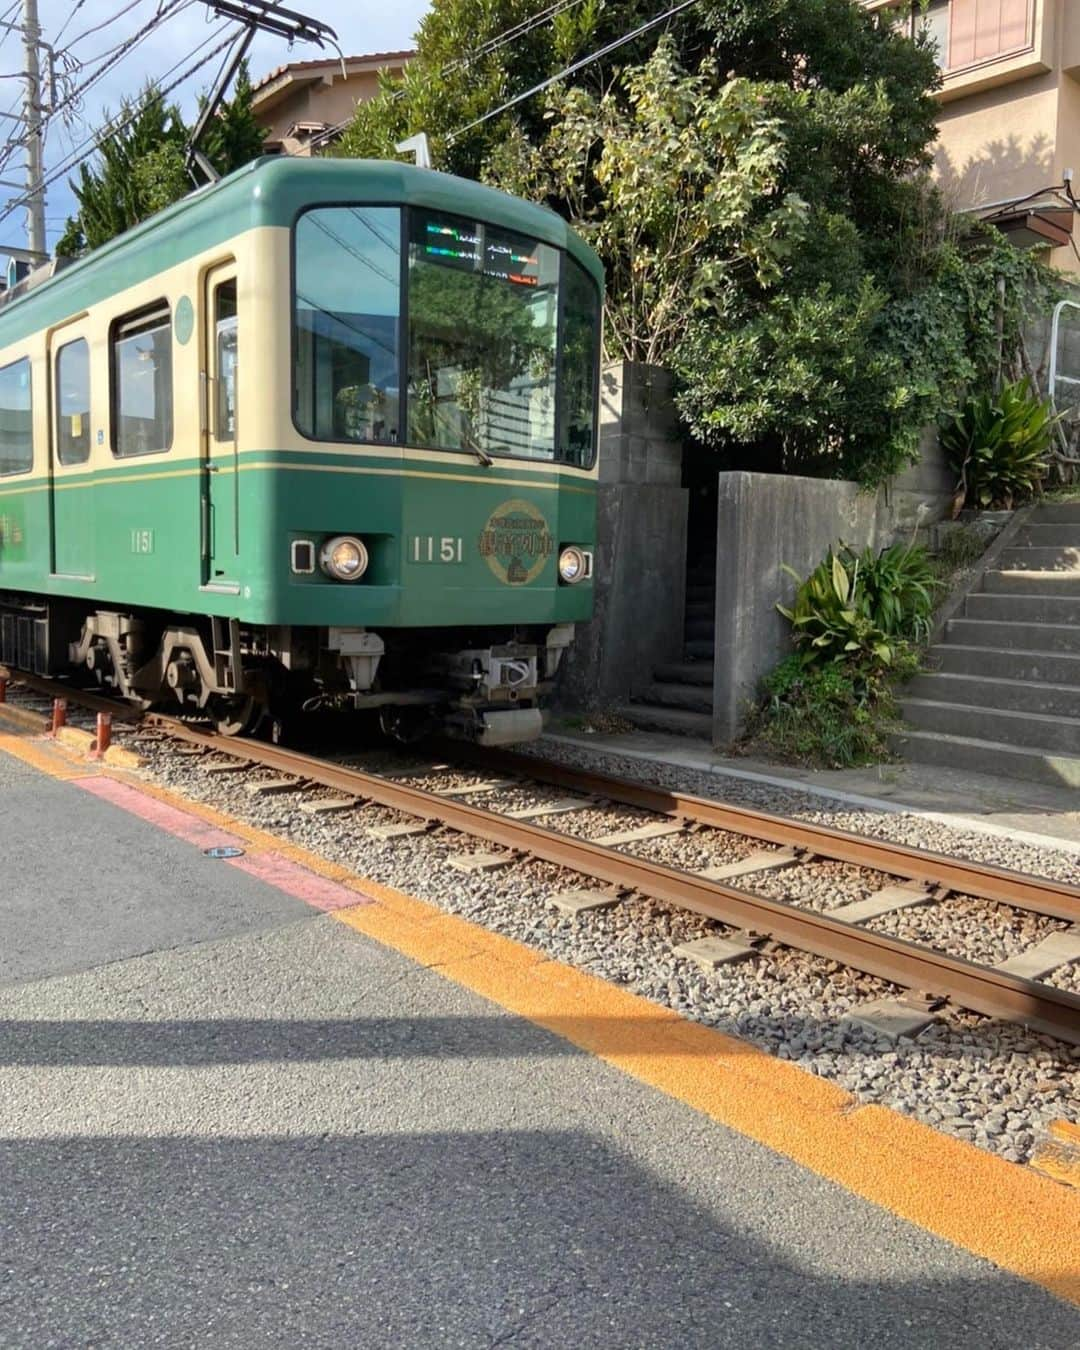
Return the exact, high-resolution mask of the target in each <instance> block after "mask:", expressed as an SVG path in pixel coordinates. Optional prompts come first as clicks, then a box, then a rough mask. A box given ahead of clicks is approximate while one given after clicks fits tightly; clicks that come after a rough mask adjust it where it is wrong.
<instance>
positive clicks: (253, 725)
mask: <svg viewBox="0 0 1080 1350" xmlns="http://www.w3.org/2000/svg"><path fill="white" fill-rule="evenodd" d="M209 713H210V716H211V718H212V719H213V722H214V727H215V728H216V730H217V733H218V735H219V736H250V735H252V734H253V733H254V732H255V730H256V729H257V727H258V725H259V723H260V722H261V721H262V719H263V717H264V716H265V714H266V707H265V705H264V704H263V703H262V702H261V701H260V700H259V699H257V698H254V697H253V696H252V695H250V694H249V695H247V696H246V697H243V698H235V699H224V698H221V699H212V700H211V703H210V707H209Z"/></svg>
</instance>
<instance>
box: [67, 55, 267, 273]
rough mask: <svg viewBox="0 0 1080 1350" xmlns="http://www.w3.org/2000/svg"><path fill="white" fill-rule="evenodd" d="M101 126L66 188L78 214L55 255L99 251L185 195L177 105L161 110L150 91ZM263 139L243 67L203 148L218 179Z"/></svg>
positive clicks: (252, 154) (182, 126) (184, 133)
mask: <svg viewBox="0 0 1080 1350" xmlns="http://www.w3.org/2000/svg"><path fill="white" fill-rule="evenodd" d="M114 125H116V130H115V131H114V130H111V128H112V127H113V126H114ZM105 127H106V129H105V131H104V132H103V133H102V135H101V136H99V138H98V141H97V147H96V152H95V156H94V160H93V162H92V163H90V164H86V163H83V164H81V165H80V166H79V177H78V179H77V180H73V181H72V183H71V188H72V191H73V192H74V194H75V197H76V200H77V201H78V203H79V209H78V212H77V213H76V214H75V215H74V216H73V217H70V218H69V219H68V222H67V226H66V228H65V230H64V233H63V235H62V236H61V238H60V240H59V242H58V243H57V245H56V251H57V253H58V254H60V255H61V256H73V255H76V254H80V253H84V252H85V251H86V250H87V249H92V248H97V247H99V245H101V244H104V243H106V242H107V241H108V240H109V239H112V238H113V237H114V236H115V235H117V234H122V233H123V232H124V231H125V230H129V229H130V228H131V227H132V226H133V225H137V224H138V223H139V222H140V221H141V220H145V219H147V217H148V216H152V215H153V214H154V213H155V212H157V211H161V210H163V209H164V208H165V207H166V206H170V205H171V204H172V203H173V202H176V201H179V200H180V198H181V197H185V196H187V194H188V193H189V192H190V191H191V190H192V187H193V184H192V181H191V178H190V176H189V174H188V172H187V168H186V167H185V162H184V156H185V147H186V145H187V142H188V138H189V136H190V129H189V128H188V126H187V125H186V123H185V122H184V119H183V117H182V115H181V113H180V109H179V108H178V107H177V106H176V104H172V103H170V104H167V103H166V102H165V99H164V98H163V97H162V95H161V93H160V91H159V90H158V89H157V88H156V87H155V86H154V85H153V84H148V85H147V86H146V88H145V89H144V90H143V92H142V94H140V95H139V97H138V98H137V99H135V100H134V101H132V102H127V103H124V104H123V105H122V106H121V108H120V113H119V115H118V116H117V117H116V118H113V117H110V116H109V114H108V113H106V114H105ZM265 136H266V133H265V131H264V130H263V128H262V127H261V126H260V125H259V124H258V122H257V121H256V120H255V115H254V112H253V111H252V106H251V82H250V80H249V78H248V72H247V67H246V65H245V66H242V67H241V69H240V74H239V77H238V79H237V84H236V89H235V92H234V94H233V97H232V98H231V99H229V100H227V101H225V102H224V103H223V104H222V107H221V109H220V110H219V112H218V115H217V116H216V117H215V118H214V119H213V121H212V122H211V125H210V127H209V128H208V130H207V134H206V138H205V143H204V146H203V149H204V151H205V153H206V155H207V157H208V158H209V159H210V161H211V163H212V164H213V165H214V167H215V168H216V169H217V170H218V172H219V173H222V174H226V173H231V172H232V171H233V170H234V169H238V168H240V167H241V166H242V165H244V164H246V163H248V161H249V160H251V159H254V158H256V157H257V156H258V155H259V154H261V153H262V146H263V141H264V139H265Z"/></svg>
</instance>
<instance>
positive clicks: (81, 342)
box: [48, 317, 104, 580]
mask: <svg viewBox="0 0 1080 1350" xmlns="http://www.w3.org/2000/svg"><path fill="white" fill-rule="evenodd" d="M48 361H49V421H50V428H49V521H50V526H51V531H52V571H53V573H54V575H56V576H63V577H77V578H79V579H80V580H93V578H94V566H95V557H96V548H95V522H96V517H97V512H96V511H95V509H94V477H93V473H92V472H91V467H90V455H91V447H92V444H93V434H92V431H91V427H90V406H91V405H90V339H89V333H88V331H87V323H86V319H85V317H84V318H82V319H79V320H76V321H74V322H72V323H69V324H65V325H64V326H63V327H62V328H58V329H56V330H54V331H53V332H51V333H50V334H49V345H48ZM103 394H104V391H99V394H98V397H99V398H100V397H102V396H103Z"/></svg>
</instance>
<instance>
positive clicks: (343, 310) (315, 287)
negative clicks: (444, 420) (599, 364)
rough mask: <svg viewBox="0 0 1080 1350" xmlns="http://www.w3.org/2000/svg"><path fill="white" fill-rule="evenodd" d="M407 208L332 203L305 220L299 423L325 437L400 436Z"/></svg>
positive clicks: (300, 233)
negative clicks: (402, 278)
mask: <svg viewBox="0 0 1080 1350" xmlns="http://www.w3.org/2000/svg"><path fill="white" fill-rule="evenodd" d="M400 276H401V213H400V211H398V210H397V209H396V208H391V207H348V206H332V207H323V208H320V209H318V210H314V211H307V212H305V213H304V215H302V216H301V217H300V220H299V221H298V222H297V225H296V310H295V319H294V334H293V337H294V349H293V350H294V361H295V371H294V379H295V384H294V397H295V400H296V403H295V415H296V424H297V427H298V429H299V430H300V431H301V432H302V433H303V435H305V436H309V437H311V438H312V439H313V440H320V441H358V442H365V441H366V442H371V441H375V442H379V441H381V442H384V443H385V442H391V443H393V442H395V441H397V439H398V416H399V407H400V398H399V388H400V386H399V377H398V368H399V360H398V316H399V312H400Z"/></svg>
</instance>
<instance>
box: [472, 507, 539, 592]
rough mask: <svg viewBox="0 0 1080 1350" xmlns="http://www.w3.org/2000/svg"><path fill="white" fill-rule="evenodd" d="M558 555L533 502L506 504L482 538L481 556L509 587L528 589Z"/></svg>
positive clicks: (495, 515)
mask: <svg viewBox="0 0 1080 1350" xmlns="http://www.w3.org/2000/svg"><path fill="white" fill-rule="evenodd" d="M554 552H555V541H554V539H552V537H551V531H550V530H549V529H548V523H547V521H546V520H545V519H544V517H543V514H542V513H541V511H540V509H539V507H536V506H534V505H533V504H532V502H524V501H520V500H514V501H510V502H503V504H502V506H497V507H496V508H495V510H494V511H492V513H491V515H490V516H489V517H488V520H487V524H486V525H485V526H484V529H483V532H482V533H481V535H480V555H481V557H482V558H484V560H485V561H486V562H487V565H488V566H489V567H490V568H491V570H492V572H494V574H495V575H496V576H497V577H498V578H499V580H500V581H502V582H505V584H506V585H507V586H527V585H528V584H529V582H530V581H535V580H536V578H537V577H538V576H539V575H540V573H541V572H542V571H543V570H544V564H545V563H546V562H547V560H548V558H550V557H551V555H552V554H553V553H554Z"/></svg>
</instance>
